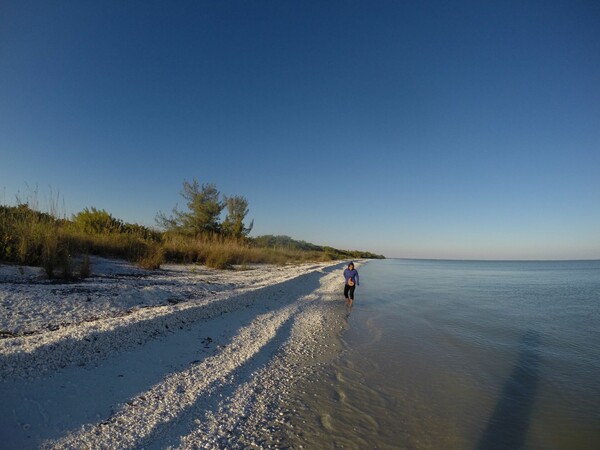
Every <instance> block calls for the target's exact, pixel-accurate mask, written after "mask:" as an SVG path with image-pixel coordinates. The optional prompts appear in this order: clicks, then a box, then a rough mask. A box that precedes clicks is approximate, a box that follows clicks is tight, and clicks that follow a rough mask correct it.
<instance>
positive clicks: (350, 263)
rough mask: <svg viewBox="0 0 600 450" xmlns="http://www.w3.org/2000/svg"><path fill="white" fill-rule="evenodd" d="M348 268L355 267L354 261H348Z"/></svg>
mask: <svg viewBox="0 0 600 450" xmlns="http://www.w3.org/2000/svg"><path fill="white" fill-rule="evenodd" d="M348 269H350V270H352V269H354V263H353V262H352V261H350V262H349V263H348Z"/></svg>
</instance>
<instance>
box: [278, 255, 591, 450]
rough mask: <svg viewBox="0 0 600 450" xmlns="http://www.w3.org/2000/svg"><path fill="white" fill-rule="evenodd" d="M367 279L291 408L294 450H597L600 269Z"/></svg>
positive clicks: (416, 270)
mask: <svg viewBox="0 0 600 450" xmlns="http://www.w3.org/2000/svg"><path fill="white" fill-rule="evenodd" d="M359 271H360V275H361V286H360V287H359V288H358V289H357V293H356V301H355V304H354V306H353V307H352V308H351V309H350V310H348V311H347V324H346V330H345V331H344V332H343V334H342V341H343V350H342V351H341V353H340V355H339V356H338V357H337V358H335V359H334V360H333V362H332V363H331V364H327V365H326V366H324V367H323V368H322V370H321V371H319V373H318V374H317V376H316V381H314V380H315V378H313V381H308V380H307V381H306V382H305V383H302V384H300V385H299V386H298V388H297V391H296V392H295V394H294V396H293V398H292V399H291V400H290V402H289V405H288V407H289V410H290V411H291V414H290V417H289V426H288V427H287V429H286V436H285V441H286V442H287V443H288V444H289V445H290V446H292V447H294V448H298V447H300V446H301V445H302V446H304V448H407V449H441V448H444V449H448V448H456V449H493V448H502V449H506V448H511V449H517V448H532V449H538V448H540V449H592V448H600V261H574V262H462V261H417V260H384V261H372V262H369V263H368V264H366V265H364V266H363V267H361V268H360V269H359ZM342 283H343V281H342ZM340 297H341V294H340ZM342 308H344V306H343V300H342V299H341V300H340V309H342Z"/></svg>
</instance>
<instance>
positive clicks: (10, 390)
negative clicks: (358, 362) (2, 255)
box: [0, 258, 345, 449]
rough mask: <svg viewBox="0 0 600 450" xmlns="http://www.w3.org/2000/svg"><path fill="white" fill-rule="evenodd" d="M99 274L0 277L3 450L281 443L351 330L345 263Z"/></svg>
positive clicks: (113, 267) (121, 269)
mask: <svg viewBox="0 0 600 450" xmlns="http://www.w3.org/2000/svg"><path fill="white" fill-rule="evenodd" d="M93 263H94V264H93V268H94V274H93V276H92V277H91V278H89V279H87V280H85V281H82V282H77V283H62V284H57V283H51V282H48V281H44V280H41V279H39V278H38V276H37V272H36V271H35V270H33V269H29V268H25V269H19V268H16V267H11V266H0V277H1V279H2V283H0V304H1V306H2V313H1V316H0V332H1V333H2V334H1V336H2V339H1V340H0V377H1V379H2V383H0V397H1V398H2V399H3V401H2V402H0V439H1V441H2V443H3V447H4V446H6V448H19V449H28V448H32V449H33V448H40V447H41V448H70V449H75V448H77V449H80V448H121V449H124V448H145V449H152V448H156V449H158V448H181V449H187V448H190V449H191V448H236V447H237V448H244V447H252V446H269V445H275V446H276V445H277V437H276V436H278V435H280V434H278V430H280V429H281V427H284V426H285V417H286V415H287V414H288V413H289V411H285V410H284V408H285V405H283V404H282V403H281V402H280V399H281V398H282V396H283V395H284V394H285V393H286V392H288V391H289V390H290V389H291V388H292V387H293V385H294V383H295V382H296V381H297V380H299V379H304V378H306V377H310V376H311V372H312V371H313V370H314V368H315V367H316V365H318V364H319V363H320V361H322V360H323V358H324V357H326V355H327V354H328V353H331V352H332V348H333V347H334V346H335V344H333V342H335V336H336V333H339V331H340V330H341V329H342V328H343V326H344V321H345V308H344V306H343V301H341V299H340V293H339V292H338V291H339V286H340V279H339V278H340V274H339V272H340V269H341V268H342V267H343V264H340V263H334V264H302V265H295V266H283V267H278V266H254V267H249V268H248V269H249V270H243V271H242V270H238V271H214V270H209V269H207V268H204V267H198V266H193V265H189V266H185V265H184V266H182V265H173V266H165V267H164V268H163V269H162V270H160V271H155V272H147V271H142V270H139V269H136V268H134V267H131V266H129V265H127V264H125V263H122V262H117V261H111V260H104V259H100V258H97V259H95V260H94V261H93Z"/></svg>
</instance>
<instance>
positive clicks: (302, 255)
mask: <svg viewBox="0 0 600 450" xmlns="http://www.w3.org/2000/svg"><path fill="white" fill-rule="evenodd" d="M122 229H123V230H126V231H120V230H119V231H106V232H99V233H98V232H90V231H89V230H88V231H85V230H84V229H82V227H79V226H77V223H76V222H73V221H69V220H66V219H57V218H55V217H53V216H52V215H51V214H47V213H41V212H39V211H36V210H33V209H31V208H29V206H27V205H20V206H16V207H8V206H0V261H4V262H11V263H16V264H21V265H34V266H40V267H43V268H44V270H45V272H46V274H47V276H48V277H49V278H57V277H60V278H64V279H72V278H76V277H86V276H89V274H90V265H89V256H88V255H100V256H106V257H115V258H123V259H126V260H128V261H132V262H135V263H137V264H139V265H140V266H142V267H144V268H147V269H158V268H160V266H161V264H163V263H164V262H167V261H169V262H182V263H198V264H204V265H207V266H209V267H213V268H217V269H227V268H231V267H233V266H237V265H246V264H251V263H269V264H286V263H294V262H303V261H326V260H331V259H336V255H334V254H332V253H330V252H319V251H307V250H302V249H295V248H291V247H260V246H257V245H255V244H253V243H252V241H251V240H248V239H234V238H225V237H223V236H219V235H200V236H189V235H185V234H180V233H172V232H171V233H168V232H165V233H157V232H151V233H149V232H148V229H145V228H144V227H139V226H138V227H136V226H128V227H123V228H122ZM76 256H83V258H78V260H80V259H81V261H82V262H81V263H79V265H78V266H77V267H76V265H75V264H74V260H75V257H76Z"/></svg>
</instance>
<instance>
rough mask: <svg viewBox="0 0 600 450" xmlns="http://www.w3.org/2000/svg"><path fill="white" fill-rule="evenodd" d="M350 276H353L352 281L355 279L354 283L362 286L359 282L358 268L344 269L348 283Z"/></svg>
mask: <svg viewBox="0 0 600 450" xmlns="http://www.w3.org/2000/svg"><path fill="white" fill-rule="evenodd" d="M348 278H352V281H354V284H356V285H357V286H360V283H359V282H358V271H357V270H356V269H352V270H350V269H346V270H344V279H345V280H346V283H348Z"/></svg>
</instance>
